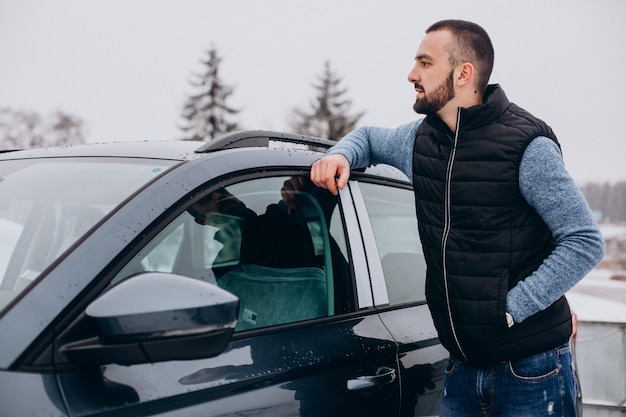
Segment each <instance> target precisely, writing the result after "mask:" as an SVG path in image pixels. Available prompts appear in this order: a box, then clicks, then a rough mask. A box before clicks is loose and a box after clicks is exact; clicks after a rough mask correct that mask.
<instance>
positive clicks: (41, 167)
mask: <svg viewBox="0 0 626 417" xmlns="http://www.w3.org/2000/svg"><path fill="white" fill-rule="evenodd" d="M173 163H174V162H171V161H151V160H146V161H143V160H139V159H124V158H108V159H103V158H52V159H44V158H41V159H32V160H29V159H25V160H15V161H3V162H2V166H1V167H0V195H2V201H0V309H2V308H3V307H4V306H5V305H7V304H8V303H9V302H10V301H11V300H12V299H13V298H15V297H16V296H17V295H18V294H19V293H20V292H21V291H22V290H23V289H25V288H26V287H27V286H28V285H29V284H30V283H31V282H33V281H34V280H35V279H36V278H37V277H38V276H39V274H40V273H41V272H42V271H43V270H44V269H45V268H47V267H48V266H49V265H51V264H52V263H53V262H54V261H55V260H56V259H58V258H59V256H61V254H62V253H63V252H64V251H65V250H66V249H68V248H69V247H70V246H71V245H72V244H74V243H75V242H76V241H77V240H78V239H80V238H81V237H82V236H83V235H84V234H85V233H86V232H87V231H88V230H89V229H91V227H93V226H94V225H95V224H96V223H97V222H99V221H100V220H101V219H102V218H103V217H104V216H105V215H106V214H107V213H108V212H110V211H111V210H112V209H113V208H115V207H116V206H117V205H118V204H120V203H121V202H122V201H123V200H125V199H126V198H128V196H129V195H131V194H132V193H133V192H135V191H136V190H137V189H138V188H140V187H141V186H142V185H143V184H145V183H147V182H149V181H151V180H152V179H153V178H155V177H156V176H157V175H158V174H159V173H160V172H162V171H163V170H165V169H166V168H167V167H169V166H170V165H171V164H173Z"/></svg>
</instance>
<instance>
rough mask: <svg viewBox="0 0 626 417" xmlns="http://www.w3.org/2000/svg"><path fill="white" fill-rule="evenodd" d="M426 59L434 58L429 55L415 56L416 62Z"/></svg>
mask: <svg viewBox="0 0 626 417" xmlns="http://www.w3.org/2000/svg"><path fill="white" fill-rule="evenodd" d="M424 59H433V57H432V56H430V55H428V54H419V55H416V56H415V60H416V61H421V60H424Z"/></svg>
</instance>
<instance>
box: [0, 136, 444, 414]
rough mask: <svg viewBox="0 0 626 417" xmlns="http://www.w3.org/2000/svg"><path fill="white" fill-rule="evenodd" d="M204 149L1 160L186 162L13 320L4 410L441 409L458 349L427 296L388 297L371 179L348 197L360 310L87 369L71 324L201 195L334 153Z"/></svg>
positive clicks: (94, 233) (28, 294) (0, 355)
mask: <svg viewBox="0 0 626 417" xmlns="http://www.w3.org/2000/svg"><path fill="white" fill-rule="evenodd" d="M197 146H198V144H197V143H184V144H182V145H181V144H178V145H176V143H174V144H172V143H170V144H159V145H155V147H154V149H151V150H149V151H146V150H145V148H146V147H147V148H150V147H149V146H148V144H128V145H126V144H114V145H111V147H110V148H109V147H107V146H103V147H100V146H93V147H91V146H86V147H76V148H74V147H70V149H63V148H61V149H55V150H33V151H22V152H9V153H6V154H2V155H1V156H0V163H1V161H2V160H3V159H15V158H31V157H32V158H35V157H53V158H62V157H66V156H69V157H79V156H80V157H88V156H90V155H93V156H99V157H112V158H114V157H137V158H144V157H147V158H155V159H171V160H175V161H179V162H180V163H177V164H176V165H175V166H174V167H172V168H171V169H169V170H166V171H164V172H162V173H160V174H159V176H158V177H157V178H155V179H154V180H153V181H151V182H149V183H148V184H146V185H145V186H144V187H143V188H141V189H138V190H137V192H136V193H135V194H134V195H133V196H132V197H131V198H129V199H128V200H127V201H125V202H124V203H123V204H121V205H120V206H119V207H117V208H116V209H115V210H113V211H112V212H110V213H109V214H108V215H106V217H104V218H103V219H102V220H101V221H100V222H99V223H98V224H97V225H96V226H95V227H94V228H93V229H92V230H91V231H90V232H88V233H87V234H86V235H85V236H83V237H82V238H81V239H80V240H79V241H77V242H76V244H74V245H73V246H72V247H70V248H69V249H68V250H67V251H66V252H65V253H64V255H63V256H61V257H60V258H59V259H58V260H57V261H56V262H55V263H53V264H52V265H50V267H49V268H47V269H46V270H45V271H44V272H43V273H42V274H41V276H40V277H39V278H38V279H37V280H36V281H35V283H34V284H33V285H32V286H31V287H30V288H29V289H28V290H27V291H25V292H24V293H23V294H22V295H21V296H20V297H19V298H18V299H16V300H15V301H14V302H13V303H12V305H10V308H8V309H7V310H6V311H5V312H4V313H3V315H2V316H0V334H2V335H3V337H2V338H0V404H1V405H0V411H2V412H1V413H0V414H2V415H7V416H11V415H17V416H21V415H71V416H88V415H101V416H105V415H111V416H113V415H114V416H122V415H133V416H141V415H146V416H147V415H160V416H174V415H185V416H195V415H198V416H200V415H202V416H243V415H247V416H279V415H284V416H309V415H311V416H319V415H324V416H329V417H330V416H344V415H363V416H380V415H385V416H413V415H415V416H418V415H419V416H425V415H436V414H437V413H438V398H439V396H440V395H441V389H442V381H443V371H444V368H445V361H446V359H447V353H446V352H445V350H444V349H443V348H442V347H441V345H440V344H439V342H438V339H437V337H436V332H435V330H434V327H433V325H432V321H431V320H430V316H429V313H428V309H427V306H426V305H425V303H413V304H410V305H403V306H395V307H390V306H389V305H388V304H387V302H388V296H387V293H386V288H385V282H384V278H383V276H382V266H381V261H380V259H378V256H377V255H376V254H375V253H374V252H375V248H376V246H375V236H374V234H373V232H372V227H371V225H370V224H369V220H368V219H367V216H366V215H365V214H364V210H365V207H364V204H363V201H362V196H361V195H360V192H359V185H358V181H354V182H353V181H351V183H350V186H349V187H346V188H345V189H344V190H342V191H341V193H340V196H339V198H338V200H337V201H338V202H339V207H340V210H341V216H342V219H343V224H344V227H345V235H346V239H347V240H348V241H349V244H348V246H349V255H350V262H351V268H352V274H353V279H354V282H352V283H348V284H349V285H351V286H352V289H353V291H354V293H355V295H356V299H357V304H356V308H355V309H354V311H352V312H350V313H348V314H344V313H339V314H337V315H336V316H331V317H324V318H319V319H314V320H309V321H306V322H302V323H290V324H285V325H278V326H273V327H268V328H262V329H257V330H251V331H242V332H239V333H235V334H234V335H233V336H232V338H231V340H230V342H229V343H228V345H227V347H226V350H224V351H223V352H222V353H221V354H219V355H217V356H215V357H211V358H200V359H190V360H171V361H164V362H157V363H141V364H134V365H119V364H114V363H113V364H105V365H102V366H84V365H77V364H72V363H71V362H68V360H67V358H64V357H63V355H62V354H60V353H59V348H60V346H59V345H60V344H62V343H65V337H66V333H65V331H66V329H67V328H71V325H73V323H75V322H76V321H78V320H80V319H81V317H82V315H83V314H84V311H85V309H86V308H87V307H88V305H90V304H91V303H92V302H94V300H96V298H97V297H98V296H99V295H100V294H101V293H102V292H103V291H104V289H105V288H106V287H107V285H108V283H109V281H110V280H111V278H112V277H113V276H114V275H115V274H116V273H117V272H118V271H119V270H120V269H121V268H122V267H123V266H124V265H125V263H126V262H128V261H129V260H130V259H131V258H132V256H134V254H135V253H137V251H138V250H139V249H140V248H141V247H143V245H145V244H146V242H148V241H149V240H150V239H152V238H153V237H154V236H155V235H156V234H157V233H158V232H159V231H160V230H162V229H164V228H165V227H166V225H167V224H168V223H169V222H170V221H171V220H172V219H174V218H175V217H176V216H178V215H180V214H181V213H183V212H184V211H185V208H186V207H187V206H186V205H188V204H189V202H190V201H194V199H198V198H199V197H198V196H199V195H200V194H199V193H201V192H204V191H202V190H206V189H207V188H208V187H214V188H215V187H218V186H220V184H229V183H230V182H233V181H237V180H239V179H240V178H258V177H263V176H273V175H291V174H298V175H306V174H307V172H308V168H309V167H310V165H311V164H312V163H313V162H314V161H315V160H317V159H318V158H319V157H320V155H321V154H320V153H319V152H313V151H308V150H295V149H289V150H285V149H265V148H251V149H232V150H223V151H219V152H210V153H207V154H197V153H194V152H193V151H194V150H195V149H196V147H197ZM360 177H362V178H365V179H369V178H373V179H376V180H378V181H382V182H385V181H388V183H389V184H390V185H393V184H396V185H398V184H400V185H401V186H403V187H406V186H407V180H406V178H404V177H403V176H402V175H401V174H398V173H397V172H395V171H392V170H391V171H390V170H389V168H387V167H384V166H381V167H374V168H369V169H367V170H365V171H364V172H362V173H360V174H359V175H358V176H356V177H355V178H357V180H358V178H360ZM33 306H37V307H36V308H34V307H33ZM27 392H28V393H29V394H28V397H31V396H32V397H33V398H34V400H33V401H28V400H27V398H26V396H25V393H27ZM13 399H14V400H13Z"/></svg>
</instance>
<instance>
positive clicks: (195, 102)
mask: <svg viewBox="0 0 626 417" xmlns="http://www.w3.org/2000/svg"><path fill="white" fill-rule="evenodd" d="M221 62H222V58H221V57H220V56H219V55H218V53H217V49H216V48H215V47H214V46H211V48H210V49H209V50H208V52H207V58H206V59H205V60H203V61H202V64H203V65H204V67H205V69H204V72H203V73H202V74H198V75H196V78H197V79H196V80H195V81H192V82H191V85H192V86H193V87H194V88H195V89H196V90H197V93H196V94H192V95H190V96H189V97H188V98H187V101H186V102H185V105H184V107H183V112H182V117H183V119H184V124H183V126H181V127H180V128H181V130H182V131H183V132H184V134H185V137H184V139H186V140H205V141H206V140H211V139H213V138H215V137H217V136H219V135H221V134H223V133H227V132H232V131H234V130H238V129H239V126H238V124H237V123H236V122H233V121H231V120H230V118H231V117H232V116H234V115H236V114H237V113H239V110H237V109H235V108H233V107H230V106H229V105H228V104H227V100H228V98H230V96H231V95H232V94H233V91H234V89H233V88H232V87H230V86H227V85H225V84H224V83H223V81H222V78H221V74H220V64H221Z"/></svg>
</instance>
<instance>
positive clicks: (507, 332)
mask: <svg viewBox="0 0 626 417" xmlns="http://www.w3.org/2000/svg"><path fill="white" fill-rule="evenodd" d="M538 136H545V137H548V138H550V139H552V140H553V141H555V142H556V143H557V144H558V141H557V139H556V137H555V135H554V133H553V132H552V130H551V129H550V127H549V126H548V125H546V124H545V123H543V122H542V121H541V120H538V119H537V118H535V117H533V116H532V115H531V114H529V113H528V112H526V111H525V110H523V109H521V108H519V107H518V106H516V105H515V104H512V103H510V102H509V101H508V99H507V98H506V96H505V94H504V92H503V91H502V89H501V88H500V87H499V86H498V85H491V86H489V88H488V90H487V93H486V95H485V101H484V103H483V104H481V105H479V106H475V107H471V108H468V109H459V113H458V121H457V128H456V135H454V134H453V133H452V132H451V131H450V129H449V128H448V127H447V126H446V125H445V124H444V123H443V121H442V120H441V119H440V118H439V117H438V116H429V117H427V118H426V119H425V120H424V122H423V123H422V125H421V126H420V128H419V131H418V134H417V138H416V140H415V146H414V152H413V186H414V188H415V196H416V207H417V215H418V219H419V230H420V238H421V241H422V245H423V249H424V255H425V256H426V261H427V265H428V271H427V279H426V296H427V299H428V305H429V307H430V310H431V313H432V316H433V319H434V322H435V326H436V327H437V330H438V332H439V337H440V339H441V342H442V343H443V345H444V346H445V347H446V348H447V349H448V350H449V351H450V353H451V354H452V355H453V356H454V357H455V358H456V359H458V360H460V361H463V362H470V363H475V364H482V365H485V364H492V363H498V362H501V361H504V360H510V359H515V358H519V357H524V356H528V355H531V354H534V353H539V352H543V351H546V350H548V349H550V348H553V347H556V346H558V345H560V344H562V343H565V342H566V341H567V340H568V338H569V336H570V334H571V314H570V311H569V307H568V305H567V301H566V300H565V297H562V298H561V299H559V300H558V301H556V302H555V303H554V304H553V305H551V306H550V307H548V308H547V309H546V310H544V311H541V312H539V313H537V314H535V315H534V316H532V317H529V318H528V319H526V320H524V321H523V322H521V323H516V324H515V325H514V326H513V327H511V328H509V327H508V326H507V323H506V317H505V313H506V296H507V293H508V291H509V290H510V289H511V288H513V287H514V286H515V285H516V284H517V282H519V281H520V280H523V279H525V278H526V277H527V276H528V275H530V274H531V273H532V272H533V271H535V270H536V269H537V268H538V267H539V265H541V263H542V261H543V260H544V259H545V258H546V257H547V256H548V255H549V254H550V252H551V251H552V249H553V248H554V241H553V239H552V236H551V233H550V231H549V229H548V228H547V226H546V225H545V223H544V222H543V220H542V219H541V218H540V217H539V215H538V214H537V213H536V212H535V210H534V209H533V208H532V207H531V206H530V205H528V203H527V202H526V201H525V199H524V198H523V196H522V195H521V193H520V191H519V175H518V173H519V165H520V160H521V158H522V155H523V153H524V150H525V149H526V146H527V145H528V144H529V143H530V142H531V141H532V140H533V139H534V138H536V137H538Z"/></svg>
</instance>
